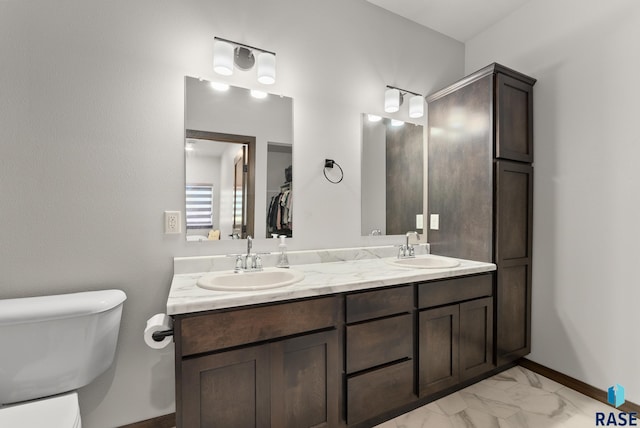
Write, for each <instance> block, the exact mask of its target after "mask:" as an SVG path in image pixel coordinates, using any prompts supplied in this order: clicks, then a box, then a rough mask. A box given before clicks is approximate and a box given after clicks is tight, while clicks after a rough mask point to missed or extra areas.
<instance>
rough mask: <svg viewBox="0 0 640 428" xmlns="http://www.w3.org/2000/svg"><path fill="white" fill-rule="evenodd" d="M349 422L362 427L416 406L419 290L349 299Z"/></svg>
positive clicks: (396, 290) (406, 288)
mask: <svg viewBox="0 0 640 428" xmlns="http://www.w3.org/2000/svg"><path fill="white" fill-rule="evenodd" d="M345 305H346V310H345V315H346V327H345V347H346V350H345V355H346V358H345V379H346V389H347V394H346V400H347V402H346V419H347V422H348V424H349V425H354V424H358V423H360V422H363V421H366V420H368V419H371V418H374V417H376V416H378V415H380V414H384V413H385V412H388V411H391V410H394V409H397V408H399V407H402V406H403V405H406V404H408V403H411V402H412V401H415V400H416V399H417V396H416V394H415V365H414V309H415V304H414V287H413V286H411V285H408V286H402V287H394V288H388V289H384V290H375V291H367V292H362V293H354V294H347V295H346V296H345Z"/></svg>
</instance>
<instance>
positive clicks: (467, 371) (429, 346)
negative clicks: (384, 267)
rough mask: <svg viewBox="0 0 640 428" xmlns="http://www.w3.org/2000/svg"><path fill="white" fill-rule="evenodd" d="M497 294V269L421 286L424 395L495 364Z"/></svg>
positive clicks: (420, 347) (420, 353) (420, 357)
mask: <svg viewBox="0 0 640 428" xmlns="http://www.w3.org/2000/svg"><path fill="white" fill-rule="evenodd" d="M492 294H493V276H492V275H479V276H469V277H463V278H457V279H450V280H442V281H434V282H428V283H425V284H420V285H419V286H418V307H419V309H420V310H419V312H418V387H419V392H420V396H421V397H423V396H428V395H431V394H434V393H437V392H439V391H442V390H444V389H446V388H449V387H452V386H455V385H457V384H458V383H460V382H463V381H465V380H467V379H471V378H473V377H475V376H479V375H482V374H483V373H486V372H489V371H491V370H492V369H493V368H494V367H495V366H494V364H493V298H492V297H491V296H492ZM458 302H459V303H458Z"/></svg>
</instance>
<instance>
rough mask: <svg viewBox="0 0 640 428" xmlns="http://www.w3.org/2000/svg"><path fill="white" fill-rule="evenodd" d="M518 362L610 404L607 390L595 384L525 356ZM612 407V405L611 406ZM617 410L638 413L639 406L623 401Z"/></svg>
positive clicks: (639, 412) (639, 411) (526, 367)
mask: <svg viewBox="0 0 640 428" xmlns="http://www.w3.org/2000/svg"><path fill="white" fill-rule="evenodd" d="M518 364H519V365H520V366H522V367H524V368H525V369H529V370H531V371H532V372H536V373H538V374H539V375H542V376H544V377H546V378H549V379H551V380H553V381H556V382H558V383H559V384H561V385H564V386H566V387H569V388H571V389H573V390H575V391H578V392H580V393H581V394H584V395H586V396H587V397H591V398H593V399H594V400H598V401H600V402H602V403H604V404H606V405H610V404H609V403H608V402H607V392H606V391H603V390H601V389H598V388H596V387H595V386H591V385H589V384H587V383H584V382H582V381H581V380H578V379H575V378H572V377H571V376H567V375H566V374H562V373H560V372H558V371H555V370H553V369H550V368H549V367H546V366H543V365H542V364H538V363H536V362H533V361H531V360H528V359H526V358H520V359H519V360H518ZM612 409H613V407H612ZM618 410H621V411H623V412H629V413H631V412H635V413H637V414H639V415H640V406H638V405H637V404H635V403H632V402H631V401H625V403H624V404H623V405H622V406H620V407H618Z"/></svg>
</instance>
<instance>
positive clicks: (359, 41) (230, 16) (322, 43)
mask: <svg viewBox="0 0 640 428" xmlns="http://www.w3.org/2000/svg"><path fill="white" fill-rule="evenodd" d="M214 36H220V37H225V38H229V39H232V40H237V41H240V42H245V43H248V44H253V45H258V46H260V47H263V48H265V49H269V50H273V51H275V52H277V58H278V81H277V83H276V85H274V87H273V88H272V89H270V90H271V91H272V92H276V93H282V94H285V95H287V96H291V97H293V99H294V141H295V143H294V144H295V146H296V149H295V151H294V168H295V174H296V184H295V191H296V203H295V210H296V214H295V215H296V233H295V237H294V238H293V239H292V240H291V242H290V243H288V244H289V246H290V248H291V249H304V248H331V247H342V246H355V245H362V244H371V243H381V242H387V243H397V242H396V241H397V238H395V237H388V238H387V237H383V238H378V239H375V240H372V239H371V238H368V237H360V141H361V136H360V132H361V131H360V125H361V123H360V114H361V113H363V112H370V113H377V114H382V113H383V111H382V110H383V93H384V86H385V85H387V84H390V85H398V86H400V87H403V88H407V89H411V90H415V91H420V92H422V93H430V92H433V91H434V90H435V89H437V88H440V87H443V86H445V85H447V84H448V83H450V82H451V81H454V80H457V79H458V78H460V77H462V75H463V74H464V46H463V45H462V44H461V43H458V42H456V41H454V40H452V39H449V38H447V37H444V36H442V35H440V34H438V33H435V32H433V31H430V30H427V29H424V28H422V27H420V26H418V25H415V24H412V23H410V22H408V21H406V20H404V19H401V18H398V17H395V16H393V15H390V14H389V13H387V12H385V11H383V10H382V9H379V8H377V7H375V6H372V5H371V4H369V3H366V2H365V1H364V0H350V1H344V0H325V1H322V2H310V1H306V0H303V1H301V0H269V1H255V0H254V1H249V0H237V1H233V2H230V1H223V0H213V1H212V0H207V1H205V0H185V1H180V2H168V1H150V0H139V1H134V2H131V1H124V0H113V1H83V0H60V1H56V2H51V1H46V0H33V1H22V0H9V1H0V54H1V58H2V66H1V67H0V195H2V204H1V205H0V220H1V226H0V272H1V274H0V298H10V297H18V296H30V295H42V294H54V293H62V292H73V291H80V290H92V289H103V288H108V287H115V288H120V289H122V290H124V291H125V292H126V293H127V295H128V300H127V302H126V303H125V310H124V314H123V321H122V322H123V324H122V328H121V336H120V340H119V344H118V352H117V354H116V362H115V364H114V366H113V367H112V368H111V369H110V370H109V371H108V372H107V373H106V374H105V375H103V376H101V377H100V378H99V379H98V380H96V381H95V382H94V383H93V384H92V385H90V386H88V387H86V388H84V389H83V390H82V391H81V392H80V403H81V411H82V412H83V425H84V426H86V427H87V428H97V427H113V426H118V425H121V424H125V423H129V422H134V421H138V420H142V419H146V418H149V417H153V416H158V415H162V414H167V413H170V412H172V411H173V410H174V393H173V349H172V348H167V349H164V350H160V351H154V350H151V349H149V348H147V347H146V346H145V345H144V343H143V341H142V330H143V328H144V325H145V321H146V319H147V318H149V317H150V316H151V315H153V314H154V313H156V312H162V311H164V305H165V301H166V297H167V293H168V290H169V286H170V283H171V278H172V275H173V271H172V257H174V256H185V255H206V254H219V253H230V252H237V251H241V250H242V249H243V244H242V243H241V242H232V241H229V242H225V243H208V242H206V243H188V244H187V243H186V242H185V239H184V235H166V236H165V235H163V233H162V232H163V230H162V228H163V211H164V210H183V209H184V200H183V198H184V188H183V186H184V76H185V75H190V76H202V77H203V78H206V79H213V78H214V77H216V76H214V74H213V72H212V70H211V68H212V67H211V63H212V47H213V37H214ZM525 71H526V70H525ZM216 79H217V77H216ZM217 80H225V81H227V82H228V83H231V84H234V85H238V86H245V87H253V88H257V87H258V86H259V85H258V84H257V83H256V82H255V73H238V75H236V76H232V77H230V78H226V79H217ZM406 115H407V113H406V111H403V113H402V114H398V115H397V117H398V118H399V119H408V117H405V116H406ZM326 157H328V158H331V159H335V160H336V161H337V162H339V163H340V164H341V166H342V167H343V169H344V171H345V178H344V181H343V182H342V183H341V184H340V185H333V184H330V183H328V182H327V181H326V180H325V179H324V177H323V175H322V166H323V160H324V158H326ZM327 200H331V201H332V203H331V204H328V203H326V201H327ZM336 206H339V207H341V209H340V211H339V212H337V211H336V210H335V207H336ZM331 219H335V221H332V220H331ZM272 246H273V242H270V241H267V240H264V241H262V242H257V243H256V249H257V250H258V251H265V250H272V249H273V248H272Z"/></svg>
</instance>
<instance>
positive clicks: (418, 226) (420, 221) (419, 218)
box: [416, 214, 424, 229]
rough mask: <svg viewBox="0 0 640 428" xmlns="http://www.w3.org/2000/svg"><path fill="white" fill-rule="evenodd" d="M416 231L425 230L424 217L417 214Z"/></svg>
mask: <svg viewBox="0 0 640 428" xmlns="http://www.w3.org/2000/svg"><path fill="white" fill-rule="evenodd" d="M416 229H424V216H423V215H422V214H416Z"/></svg>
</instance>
